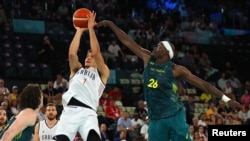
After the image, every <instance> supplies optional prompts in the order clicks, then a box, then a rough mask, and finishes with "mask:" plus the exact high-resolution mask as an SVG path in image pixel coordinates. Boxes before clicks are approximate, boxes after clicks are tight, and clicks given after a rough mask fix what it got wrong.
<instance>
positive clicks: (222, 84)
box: [217, 72, 227, 90]
mask: <svg viewBox="0 0 250 141" xmlns="http://www.w3.org/2000/svg"><path fill="white" fill-rule="evenodd" d="M226 83H227V79H226V73H225V72H221V74H220V78H219V79H218V80H217V86H218V88H219V89H220V90H223V89H224V88H225V87H226Z"/></svg>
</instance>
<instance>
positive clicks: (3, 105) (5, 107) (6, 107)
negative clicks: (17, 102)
mask: <svg viewBox="0 0 250 141" xmlns="http://www.w3.org/2000/svg"><path fill="white" fill-rule="evenodd" d="M0 109H3V110H5V111H6V115H7V119H8V120H9V119H10V118H11V117H12V116H13V115H14V114H13V113H12V112H11V110H10V105H9V103H8V102H7V101H3V102H2V103H1V108H0Z"/></svg>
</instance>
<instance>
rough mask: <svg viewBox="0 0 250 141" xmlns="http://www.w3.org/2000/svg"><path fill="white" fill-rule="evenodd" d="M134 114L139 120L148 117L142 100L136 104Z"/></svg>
mask: <svg viewBox="0 0 250 141" xmlns="http://www.w3.org/2000/svg"><path fill="white" fill-rule="evenodd" d="M134 113H136V114H138V115H139V118H140V119H142V120H145V118H146V117H147V115H148V112H147V110H146V109H145V105H144V101H143V100H139V101H138V104H137V107H136V108H135V111H134Z"/></svg>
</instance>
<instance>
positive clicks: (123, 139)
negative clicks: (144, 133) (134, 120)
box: [114, 129, 127, 141]
mask: <svg viewBox="0 0 250 141" xmlns="http://www.w3.org/2000/svg"><path fill="white" fill-rule="evenodd" d="M114 141H127V130H126V129H122V130H121V131H120V132H119V136H118V137H116V138H115V139H114Z"/></svg>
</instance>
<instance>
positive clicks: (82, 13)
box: [73, 8, 91, 28]
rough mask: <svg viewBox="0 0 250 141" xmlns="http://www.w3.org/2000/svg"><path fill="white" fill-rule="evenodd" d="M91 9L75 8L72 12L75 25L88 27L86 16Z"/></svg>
mask: <svg viewBox="0 0 250 141" xmlns="http://www.w3.org/2000/svg"><path fill="white" fill-rule="evenodd" d="M90 13H91V11H90V10H89V9H87V8H80V9H77V10H76V11H75V12H74V14H73V24H74V25H75V26H76V27H80V28H88V16H89V15H90Z"/></svg>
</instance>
